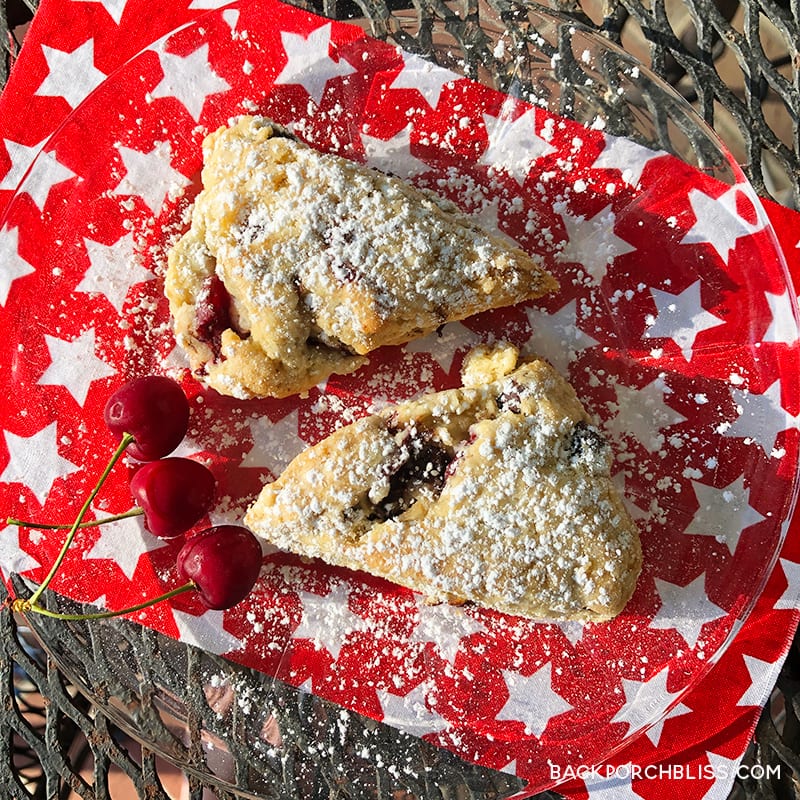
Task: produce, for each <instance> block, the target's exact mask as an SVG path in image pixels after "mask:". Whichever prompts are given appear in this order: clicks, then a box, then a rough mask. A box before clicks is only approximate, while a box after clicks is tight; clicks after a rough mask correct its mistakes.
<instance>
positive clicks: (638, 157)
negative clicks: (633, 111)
mask: <svg viewBox="0 0 800 800" xmlns="http://www.w3.org/2000/svg"><path fill="white" fill-rule="evenodd" d="M664 155H667V154H666V153H665V152H664V151H663V150H650V149H649V148H647V147H642V145H640V144H637V143H636V142H634V141H633V140H632V139H622V138H620V137H617V136H606V143H605V146H604V147H603V152H602V153H600V155H599V156H598V157H597V159H596V160H595V162H594V164H592V169H618V170H619V171H620V172H621V173H622V180H623V181H624V182H625V183H627V184H628V185H629V186H633V187H636V186H638V185H639V181H640V180H641V179H642V172H644V168H645V167H646V166H647V165H648V164H649V163H650V162H651V161H652V160H653V159H654V158H660V157H661V156H664Z"/></svg>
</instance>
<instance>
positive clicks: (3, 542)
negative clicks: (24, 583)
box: [0, 525, 42, 576]
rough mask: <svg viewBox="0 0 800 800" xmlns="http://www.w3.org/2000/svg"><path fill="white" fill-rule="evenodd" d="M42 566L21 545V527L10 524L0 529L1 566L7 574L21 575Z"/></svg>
mask: <svg viewBox="0 0 800 800" xmlns="http://www.w3.org/2000/svg"><path fill="white" fill-rule="evenodd" d="M41 566H42V565H41V564H40V563H39V562H38V561H37V560H36V559H35V558H34V557H33V556H31V555H28V553H26V552H25V551H24V550H23V549H22V548H21V547H20V544H19V528H18V527H17V526H16V525H8V526H7V527H5V528H3V530H2V531H0V568H2V571H3V573H4V574H5V575H6V576H8V575H11V574H12V573H14V574H16V575H21V574H22V573H23V572H28V571H29V570H32V569H36V568H37V567H41Z"/></svg>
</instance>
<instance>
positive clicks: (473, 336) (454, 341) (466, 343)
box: [405, 322, 480, 372]
mask: <svg viewBox="0 0 800 800" xmlns="http://www.w3.org/2000/svg"><path fill="white" fill-rule="evenodd" d="M479 342H480V337H479V336H478V334H477V333H475V332H474V331H471V330H470V329H469V328H467V327H466V326H465V325H462V324H461V323H460V322H448V323H447V325H445V326H443V327H442V328H440V329H439V330H438V331H436V332H434V333H429V334H428V335H427V336H423V337H422V338H421V339H415V340H414V341H412V342H409V343H408V344H407V345H406V346H405V349H406V351H407V352H409V353H428V354H430V356H431V358H433V359H434V361H436V362H438V364H439V366H441V368H442V369H443V370H444V371H445V372H450V370H451V369H452V367H453V359H454V358H455V357H456V353H458V352H459V351H460V350H462V349H468V348H472V347H474V346H475V345H476V344H478V343H479Z"/></svg>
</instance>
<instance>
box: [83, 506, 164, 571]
mask: <svg viewBox="0 0 800 800" xmlns="http://www.w3.org/2000/svg"><path fill="white" fill-rule="evenodd" d="M92 513H93V514H94V517H95V519H102V518H103V517H105V516H108V512H106V511H103V510H102V509H99V508H92ZM96 530H97V531H99V533H100V536H99V537H98V539H97V540H96V541H95V542H94V544H93V545H92V547H91V549H90V550H89V551H87V552H86V553H85V554H84V556H83V557H84V558H87V559H94V558H104V559H108V560H110V561H113V562H114V563H116V565H117V566H118V567H119V568H120V569H121V570H122V573H123V574H124V575H125V577H126V578H127V579H128V580H129V581H132V580H133V575H134V573H135V572H136V567H137V565H138V564H139V559H140V558H141V557H142V556H143V555H144V554H145V553H149V552H151V551H153V550H158V549H159V548H161V547H166V546H167V542H165V541H164V540H163V539H159V538H157V537H156V536H153V534H152V533H150V532H149V531H148V530H147V529H146V528H145V527H144V519H143V517H141V516H139V517H129V518H127V519H120V520H116V521H115V522H105V523H103V524H102V525H99V526H97V528H96Z"/></svg>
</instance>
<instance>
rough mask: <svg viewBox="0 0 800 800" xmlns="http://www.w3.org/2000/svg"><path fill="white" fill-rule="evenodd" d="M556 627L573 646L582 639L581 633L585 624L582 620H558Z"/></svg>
mask: <svg viewBox="0 0 800 800" xmlns="http://www.w3.org/2000/svg"><path fill="white" fill-rule="evenodd" d="M558 627H559V628H560V629H561V632H562V633H563V634H564V636H566V637H567V639H569V643H570V644H571V645H572V646H573V647H574V646H575V645H576V644H577V643H578V642H579V641H580V640H581V639H583V634H584V633H585V632H586V626H585V625H584V624H583V623H582V622H575V621H574V620H567V621H565V622H559V623H558Z"/></svg>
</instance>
